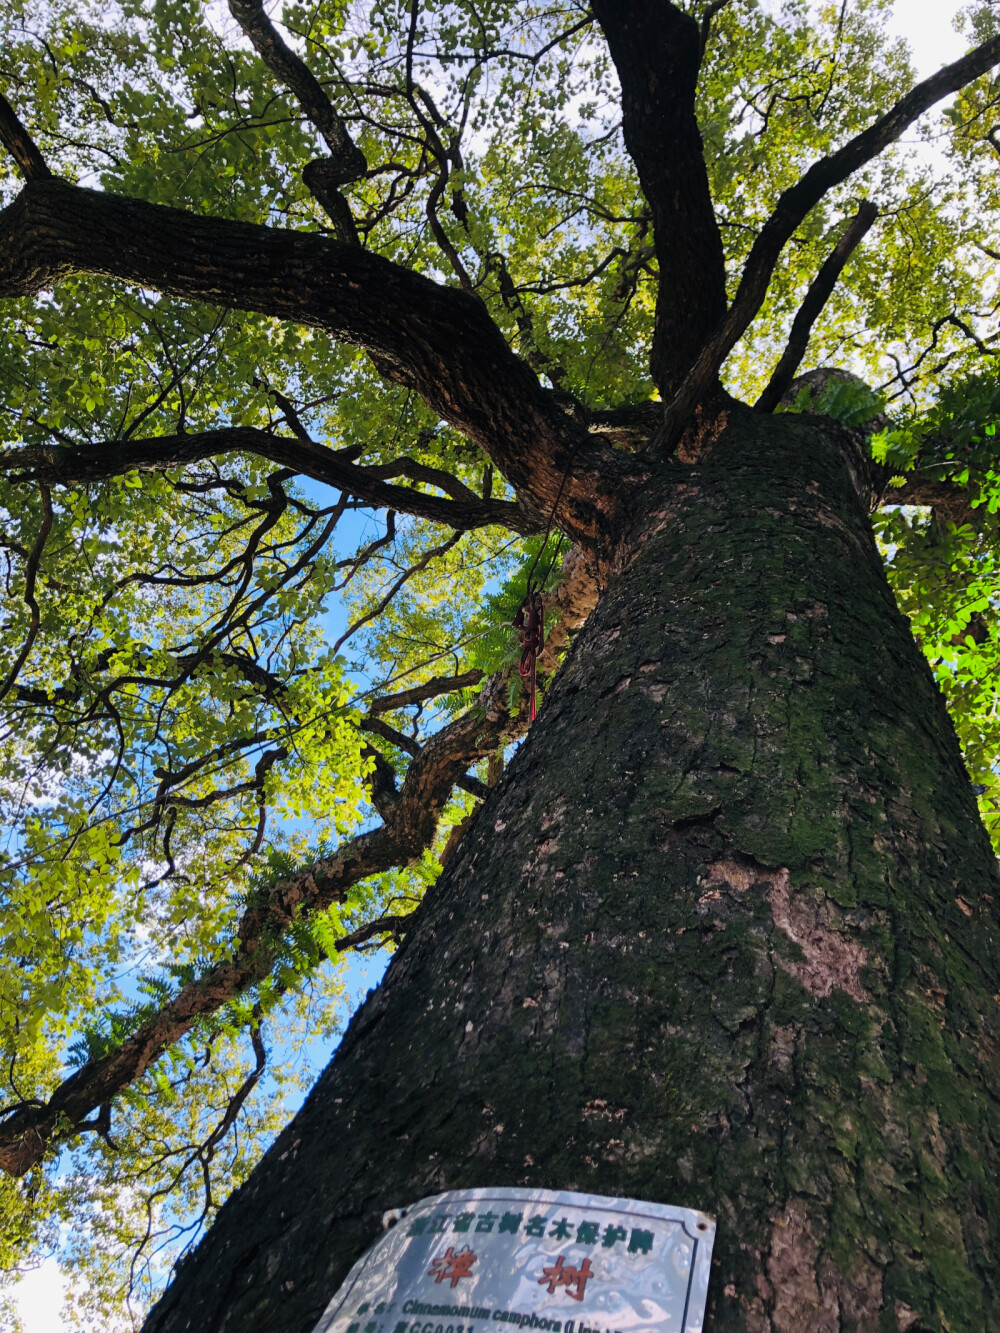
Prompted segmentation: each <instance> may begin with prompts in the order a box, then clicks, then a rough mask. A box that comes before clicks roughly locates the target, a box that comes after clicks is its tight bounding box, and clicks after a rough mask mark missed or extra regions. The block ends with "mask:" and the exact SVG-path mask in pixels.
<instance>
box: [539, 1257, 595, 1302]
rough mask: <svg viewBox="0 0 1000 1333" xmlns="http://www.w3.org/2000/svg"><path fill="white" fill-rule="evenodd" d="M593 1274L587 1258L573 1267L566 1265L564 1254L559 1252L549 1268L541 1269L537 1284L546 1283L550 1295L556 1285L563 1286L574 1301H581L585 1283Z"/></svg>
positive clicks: (543, 1284) (553, 1292) (585, 1287)
mask: <svg viewBox="0 0 1000 1333" xmlns="http://www.w3.org/2000/svg"><path fill="white" fill-rule="evenodd" d="M593 1276H594V1273H593V1270H592V1269H591V1267H590V1260H589V1259H584V1261H583V1263H582V1264H581V1265H580V1267H579V1268H575V1267H574V1266H573V1265H572V1264H569V1265H568V1264H567V1263H566V1257H565V1255H562V1254H561V1255H560V1256H559V1258H558V1259H557V1260H556V1261H555V1264H554V1265H553V1266H552V1267H551V1268H543V1269H542V1276H541V1277H540V1278H539V1279H538V1284H539V1286H545V1285H548V1288H549V1295H550V1296H552V1295H554V1294H555V1291H556V1288H557V1287H565V1288H566V1294H567V1295H569V1296H572V1297H573V1299H574V1300H575V1301H582V1300H583V1293H584V1292H585V1291H586V1289H587V1283H588V1282H589V1281H590V1279H591V1278H592V1277H593Z"/></svg>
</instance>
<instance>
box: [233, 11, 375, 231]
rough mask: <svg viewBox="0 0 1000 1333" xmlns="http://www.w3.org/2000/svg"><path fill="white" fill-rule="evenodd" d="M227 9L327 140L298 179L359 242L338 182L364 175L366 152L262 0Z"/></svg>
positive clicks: (347, 181) (269, 67) (342, 227)
mask: <svg viewBox="0 0 1000 1333" xmlns="http://www.w3.org/2000/svg"><path fill="white" fill-rule="evenodd" d="M229 12H230V13H231V14H232V16H233V18H234V19H235V20H236V22H237V23H238V24H239V25H240V27H241V28H242V29H243V31H244V33H245V34H246V36H247V37H248V38H249V39H250V42H251V43H252V45H253V48H254V50H255V51H256V52H257V54H258V55H259V56H260V58H261V59H262V60H263V62H264V64H265V65H266V66H267V67H268V69H269V70H270V71H271V73H272V74H273V75H274V76H275V78H276V79H278V81H279V82H280V83H282V84H284V86H285V87H286V88H287V89H288V90H289V92H291V93H292V94H293V95H294V96H295V98H296V99H297V101H298V103H299V105H300V106H301V107H302V110H303V111H304V112H305V113H306V115H307V116H308V117H309V119H310V120H311V121H312V123H313V124H314V125H315V126H316V128H317V130H319V132H320V134H321V135H322V136H323V138H324V139H325V140H326V145H327V147H328V148H329V150H330V156H329V157H328V158H318V159H317V160H316V161H315V162H310V163H309V165H308V166H307V167H306V169H305V171H303V173H302V179H303V180H304V181H305V183H306V185H307V187H308V188H309V189H310V190H311V191H312V193H313V195H314V197H315V198H316V199H317V200H318V202H319V203H320V204H321V205H322V207H323V208H324V209H325V210H326V212H327V214H328V215H329V217H330V220H331V221H332V222H333V225H334V227H335V228H336V231H337V236H338V237H339V239H340V240H341V241H344V242H345V243H347V244H357V240H358V233H357V229H356V227H355V225H354V219H353V218H352V217H351V211H350V209H349V207H348V204H347V200H346V199H345V198H344V196H343V195H342V194H341V192H340V189H339V188H338V187H339V186H341V185H347V184H348V183H349V182H350V181H356V180H359V179H360V178H361V177H362V176H363V175H364V174H365V172H366V171H367V170H368V163H367V161H366V160H365V155H364V153H362V151H361V149H360V148H358V146H357V145H356V144H355V143H354V142H353V141H352V139H351V136H350V135H349V134H348V132H347V129H346V127H345V125H344V122H343V121H342V120H341V119H340V117H339V116H338V115H337V112H336V109H335V108H334V105H333V103H332V102H331V101H330V99H329V97H327V95H326V93H325V92H324V91H323V87H322V85H321V84H320V82H319V80H318V79H317V78H316V76H315V75H314V74H313V72H312V71H311V70H310V68H309V66H308V65H307V64H306V63H305V61H304V60H302V59H300V57H299V56H298V55H296V53H295V52H294V51H293V50H292V49H291V47H290V46H289V45H288V44H287V43H286V42H285V41H284V39H283V38H282V36H281V34H280V33H279V32H278V30H277V28H275V26H274V24H273V23H272V22H271V20H270V19H269V18H268V16H267V14H266V13H265V12H264V6H263V3H262V0H229Z"/></svg>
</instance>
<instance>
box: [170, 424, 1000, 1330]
mask: <svg viewBox="0 0 1000 1333" xmlns="http://www.w3.org/2000/svg"><path fill="white" fill-rule="evenodd" d="M866 503H867V495H866V484H865V481H864V467H863V463H862V460H861V457H860V455H859V454H857V453H856V452H855V446H854V444H853V443H852V440H851V438H850V437H849V436H848V435H847V433H846V432H842V431H840V430H839V428H835V427H833V426H831V425H829V424H828V423H827V424H824V423H822V422H820V421H818V420H817V419H815V418H813V419H810V418H801V417H799V418H790V417H781V418H777V419H762V418H759V417H757V418H753V417H749V416H746V417H741V418H740V419H739V420H738V421H736V422H735V423H734V424H733V425H732V426H731V427H730V429H729V431H728V432H727V433H726V435H725V436H724V438H723V441H722V443H721V445H720V446H719V447H717V449H716V451H715V452H714V454H713V456H712V458H711V459H710V461H708V462H707V463H705V464H704V465H703V466H701V467H699V468H696V469H683V470H681V469H680V468H678V469H677V471H676V473H673V472H672V473H670V474H669V476H668V477H665V478H664V480H663V481H662V483H660V484H658V486H655V487H654V486H651V487H650V488H649V490H648V492H647V493H646V495H645V509H644V511H643V512H641V513H640V512H638V508H637V516H636V522H635V526H634V529H633V531H632V532H631V533H630V534H629V535H628V538H627V540H626V541H625V542H624V543H623V546H622V550H621V555H620V558H619V560H618V563H617V567H616V569H615V572H614V573H613V575H612V576H611V578H610V581H609V585H608V587H607V589H606V591H605V592H604V595H603V596H602V598H601V600H600V602H599V604H598V607H597V609H596V610H595V612H594V613H593V615H592V616H591V618H590V620H589V621H588V623H587V625H586V627H585V629H584V630H583V631H582V632H581V634H580V636H579V639H578V641H577V643H576V645H575V646H574V648H573V651H572V653H571V656H570V659H569V661H568V662H567V664H566V666H565V668H564V670H563V671H562V673H561V675H560V677H559V679H558V680H557V682H556V683H555V685H554V686H553V688H552V690H551V692H550V694H549V697H548V698H547V700H546V702H545V707H544V709H543V711H542V713H541V715H540V717H539V720H538V722H537V723H536V725H535V726H534V727H533V728H532V730H531V732H530V734H529V736H528V738H527V740H526V741H525V742H524V744H523V746H522V748H521V750H520V752H519V753H518V755H517V757H516V758H515V760H514V762H513V763H512V764H511V766H510V768H509V770H508V772H507V774H506V775H505V777H504V779H503V781H502V783H501V785H500V786H499V787H498V788H497V789H496V790H495V791H494V792H493V793H492V794H491V796H490V798H489V800H488V801H487V803H486V804H485V806H484V807H483V809H482V811H481V813H480V815H479V817H478V819H477V820H476V822H475V823H474V825H473V826H472V828H471V829H470V831H469V833H468V834H467V835H466V837H465V839H464V841H463V843H462V845H461V846H460V848H459V849H458V851H457V852H456V854H455V856H454V857H453V859H452V860H451V861H450V863H449V865H448V869H447V871H446V872H445V873H444V874H443V875H442V877H441V879H440V881H439V882H438V884H437V886H436V887H435V888H434V890H432V892H431V893H429V894H428V897H427V900H426V902H425V903H424V906H423V908H422V909H421V913H420V916H419V923H418V925H417V926H416V927H415V929H414V930H413V932H412V934H411V935H409V936H408V937H407V940H406V943H405V945H404V946H403V947H402V948H401V949H400V950H399V952H398V953H397V954H396V956H395V958H394V959H393V962H392V965H391V967H390V968H389V971H388V974H387V977H386V979H385V982H384V983H383V985H382V986H381V987H380V989H379V990H378V991H377V992H376V993H374V994H373V995H371V996H369V998H368V1001H367V1002H366V1003H365V1005H364V1006H363V1007H362V1009H361V1010H360V1011H359V1013H358V1014H357V1015H356V1017H355V1019H354V1021H353V1022H352V1024H351V1026H350V1029H349V1031H348V1033H347V1035H346V1036H345V1038H344V1041H343V1043H342V1046H341V1049H340V1051H339V1052H338V1054H337V1057H336V1059H335V1060H334V1061H333V1062H332V1064H331V1065H330V1067H329V1068H328V1069H327V1070H326V1072H325V1073H324V1074H323V1076H322V1078H321V1079H320V1081H319V1083H318V1085H317V1087H316V1089H315V1090H314V1092H313V1094H312V1095H311V1097H310V1098H309V1100H308V1102H307V1103H306V1105H305V1106H304V1107H303V1109H302V1111H301V1112H300V1113H299V1115H298V1116H296V1118H295V1119H294V1121H293V1122H292V1123H291V1124H290V1125H289V1127H288V1128H287V1129H286V1130H285V1132H284V1133H283V1134H282V1135H281V1137H280V1138H279V1140H278V1141H277V1143H276V1144H275V1146H274V1147H273V1149H272V1150H271V1152H270V1153H269V1154H268V1155H267V1157H266V1158H265V1159H264V1161H263V1163H262V1164H261V1165H260V1167H259V1168H258V1169H257V1171H256V1172H255V1173H254V1175H253V1176H252V1177H251V1179H250V1181H249V1182H248V1183H247V1184H246V1185H245V1186H244V1187H243V1188H242V1189H241V1190H240V1191H239V1192H238V1193H237V1194H236V1195H235V1196H234V1197H233V1198H232V1199H231V1200H230V1201H229V1202H228V1203H227V1204H226V1206H225V1207H224V1208H223V1210H222V1212H221V1214H220V1216H219V1218H218V1220H217V1222H216V1223H215V1225H214V1227H213V1228H212V1230H211V1232H210V1233H209V1235H208V1237H207V1238H206V1240H205V1241H204V1242H203V1244H202V1245H201V1247H200V1248H199V1250H198V1251H197V1252H196V1254H195V1255H194V1256H193V1257H192V1258H191V1259H190V1260H189V1261H188V1262H187V1263H186V1264H184V1265H183V1266H182V1268H181V1270H180V1273H179V1275H178V1277H177V1279H176V1280H175V1282H174V1284H173V1286H172V1287H171V1288H170V1290H169V1291H168V1293H167V1295H166V1296H165V1297H164V1299H163V1300H162V1301H161V1303H160V1305H159V1306H158V1307H157V1309H156V1310H155V1312H154V1313H153V1314H152V1315H151V1317H150V1319H149V1321H148V1323H147V1326H146V1328H147V1333H181V1330H192V1331H193V1330H197V1333H223V1331H225V1333H264V1331H265V1330H267V1331H268V1333H272V1331H274V1330H282V1331H285V1330H287V1331H288V1333H306V1330H308V1329H310V1328H311V1327H312V1325H313V1322H314V1321H315V1320H316V1319H317V1318H318V1316H319V1314H320V1312H321V1310H322V1309H323V1307H324V1305H325V1304H326V1302H327V1301H328V1300H329V1298H330V1296H331V1294H332V1293H333V1291H334V1289H335V1288H336V1286H337V1285H338V1283H339V1281H340V1279H341V1277H342V1276H343V1274H344V1273H345V1271H346V1270H347V1268H348V1266H349V1265H350V1264H351V1263H352V1261H353V1260H354V1259H355V1258H356V1257H357V1255H358V1253H359V1252H360V1251H361V1250H362V1249H363V1248H364V1247H365V1246H366V1245H367V1244H368V1243H369V1242H370V1241H371V1240H372V1239H373V1238H374V1236H375V1235H376V1233H377V1232H378V1229H379V1218H380V1215H381V1213H382V1211H383V1210H384V1209H386V1208H388V1207H391V1206H395V1205H400V1204H405V1203H407V1202H409V1201H412V1200H414V1199H416V1198H418V1197H420V1196H423V1195H427V1194H432V1193H436V1192H438V1191H440V1190H442V1189H445V1188H449V1187H459V1186H474V1185H531V1186H548V1187H552V1188H567V1189H580V1190H586V1191H594V1192H599V1193H603V1194H612V1195H631V1196H634V1197H637V1198H643V1199H652V1200H662V1201H665V1202H670V1203H675V1204H683V1205H690V1206H693V1207H697V1208H701V1209H704V1210H706V1211H708V1212H712V1213H714V1214H716V1215H717V1216H718V1219H719V1224H720V1226H719V1235H718V1240H717V1244H716V1254H715V1257H716V1263H715V1266H714V1269H713V1280H712V1288H711V1296H710V1313H709V1319H708V1324H707V1328H709V1329H711V1330H715V1331H716V1333H719V1331H721V1330H726V1333H730V1331H732V1333H735V1331H736V1330H741V1331H746V1333H750V1331H752V1333H792V1330H795V1331H796V1333H799V1331H801V1330H808V1331H810V1333H834V1331H835V1330H875V1329H879V1330H888V1329H892V1330H896V1329H900V1330H902V1329H916V1330H930V1329H935V1330H937V1329H941V1328H947V1329H950V1330H952V1333H959V1331H967V1330H982V1329H987V1328H993V1329H996V1328H1000V1278H998V1275H997V1270H996V1267H995V1259H996V1256H997V1254H1000V1190H998V1185H997V1181H998V1177H1000V1070H998V1063H997V1049H998V1033H1000V1004H998V999H997V993H998V992H1000V975H998V974H1000V965H998V960H1000V948H998V945H1000V931H998V927H997V906H996V902H995V896H996V893H997V889H998V882H997V881H998V876H997V869H996V863H995V860H994V857H993V854H992V851H991V849H990V846H989V843H988V841H987V838H986V835H985V832H984V830H983V828H982V825H981V824H980V821H979V819H978V815H977V811H976V806H975V800H974V796H973V793H972V790H971V788H970V784H969V781H968V777H967V775H966V773H965V771H964V769H963V766H962V762H961V758H960V755H959V750H958V744H957V742H956V739H955V735H954V732H953V729H952V727H951V724H950V721H949V719H948V717H947V714H946V712H945V708H944V704H943V702H942V700H941V698H940V696H939V695H938V693H937V691H936V688H935V686H934V684H933V682H932V680H931V677H930V673H929V672H928V670H927V667H926V665H925V663H924V662H923V660H922V658H921V656H920V654H919V652H918V650H917V648H916V645H915V644H914V642H913V639H912V637H911V635H910V632H909V628H908V626H907V624H906V622H905V621H904V620H903V618H902V617H901V615H900V614H899V612H898V611H897V609H896V607H895V604H894V602H893V598H892V595H891V593H890V591H889V588H888V586H887V584H886V581H885V577H884V574H883V571H882V568H881V563H880V560H879V557H878V554H877V551H876V549H875V544H874V541H873V539H872V535H871V530H870V526H869V523H868V518H867V510H866Z"/></svg>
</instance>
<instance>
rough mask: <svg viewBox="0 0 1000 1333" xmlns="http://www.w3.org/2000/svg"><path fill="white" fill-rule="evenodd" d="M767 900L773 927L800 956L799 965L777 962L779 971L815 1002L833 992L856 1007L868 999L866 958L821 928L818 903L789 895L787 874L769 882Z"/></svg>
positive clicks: (855, 946) (858, 949)
mask: <svg viewBox="0 0 1000 1333" xmlns="http://www.w3.org/2000/svg"><path fill="white" fill-rule="evenodd" d="M767 900H768V903H769V904H770V906H771V916H772V917H773V919H774V924H775V925H776V926H777V927H778V929H779V930H781V931H783V932H784V933H785V934H786V935H787V936H788V938H789V939H790V940H791V941H792V942H793V943H794V944H797V945H798V946H799V948H800V949H801V950H802V955H803V957H802V959H801V961H800V960H796V959H792V958H778V959H777V962H778V965H779V966H780V967H782V968H783V969H784V970H785V971H786V972H788V973H790V975H791V976H793V977H795V979H796V981H798V982H799V983H800V984H801V985H802V986H803V987H804V988H805V989H806V990H807V991H808V992H809V994H810V995H814V996H816V997H817V999H824V998H825V997H826V996H828V995H829V994H830V993H831V992H832V991H834V990H837V989H839V990H842V991H846V993H847V994H848V995H850V997H851V998H852V999H853V1000H857V1001H858V1003H859V1004H865V1003H867V1002H868V1001H869V1000H870V999H871V996H870V995H869V994H868V992H867V990H865V988H864V986H863V985H862V984H861V969H862V968H863V967H864V966H865V964H866V963H867V961H868V955H867V954H866V953H865V951H864V949H863V948H862V946H861V945H860V944H858V943H857V942H856V941H855V940H851V939H848V938H847V937H846V936H845V935H844V934H842V933H841V932H840V931H839V930H835V929H833V928H832V927H831V926H828V925H824V924H823V922H822V921H821V919H820V918H821V915H822V913H821V909H820V907H819V904H818V903H815V902H813V901H812V900H811V899H810V898H807V897H805V896H804V895H802V894H793V893H792V885H791V880H790V879H789V876H788V871H787V870H784V871H781V872H779V874H777V875H775V876H774V877H773V878H772V881H771V888H770V890H769V892H768V895H767Z"/></svg>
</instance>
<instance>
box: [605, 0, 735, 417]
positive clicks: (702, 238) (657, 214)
mask: <svg viewBox="0 0 1000 1333" xmlns="http://www.w3.org/2000/svg"><path fill="white" fill-rule="evenodd" d="M593 11H594V14H595V16H596V18H597V21H598V23H600V25H601V28H602V29H603V31H604V35H605V37H606V38H607V41H608V46H609V47H610V50H611V56H612V59H613V60H614V62H615V67H616V69H617V70H618V77H619V80H620V82H621V88H622V128H623V131H624V134H625V145H626V147H627V148H628V151H629V154H630V155H631V157H632V160H633V161H634V163H635V166H636V170H637V171H638V173H639V182H640V184H641V185H642V191H643V194H644V195H645V196H646V199H647V201H648V203H649V206H650V208H651V210H652V214H653V232H654V238H655V241H656V254H657V258H658V261H659V269H660V282H659V291H658V295H657V301H656V330H655V333H654V335H653V347H652V351H651V354H650V369H651V371H652V375H653V380H654V382H655V383H656V385H657V387H658V388H659V390H660V393H661V394H662V395H663V397H664V399H665V400H666V399H667V398H669V397H670V395H671V394H672V393H673V392H674V391H675V390H676V389H677V387H678V385H679V384H680V383H681V382H682V380H683V379H684V376H685V375H686V374H687V373H688V371H689V369H690V367H691V365H692V363H693V362H694V360H695V358H696V357H697V355H698V353H699V352H700V350H701V348H702V347H703V346H704V344H705V341H706V339H708V338H709V337H710V335H711V333H712V331H713V329H715V327H716V326H717V324H718V323H719V321H720V320H721V319H722V317H723V315H724V314H725V310H726V269H725V257H724V255H723V249H722V238H721V236H720V234H719V228H718V226H717V224H716V221H715V212H714V209H713V207H712V198H711V194H710V192H709V186H708V172H707V171H706V169H705V158H704V153H703V151H702V141H701V134H700V133H699V131H698V122H697V120H696V119H695V88H696V84H697V80H698V68H699V65H700V63H701V34H700V31H699V28H698V24H697V23H696V21H695V20H694V19H693V18H692V17H691V16H690V15H689V14H684V13H681V11H680V10H679V9H677V8H676V7H675V6H674V5H672V4H670V3H668V0H595V3H594V4H593Z"/></svg>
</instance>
